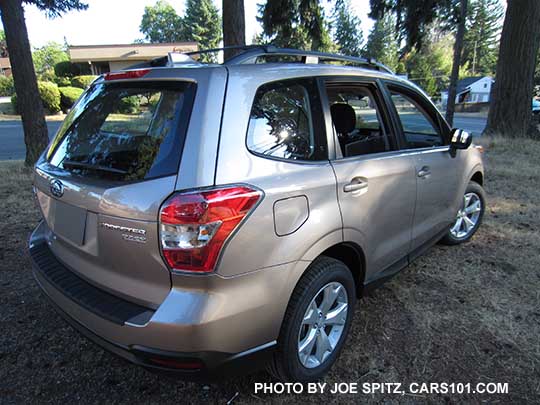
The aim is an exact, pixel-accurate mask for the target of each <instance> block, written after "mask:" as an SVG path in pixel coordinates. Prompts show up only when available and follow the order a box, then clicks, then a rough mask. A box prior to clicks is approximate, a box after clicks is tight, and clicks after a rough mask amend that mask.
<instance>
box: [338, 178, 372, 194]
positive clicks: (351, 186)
mask: <svg viewBox="0 0 540 405" xmlns="http://www.w3.org/2000/svg"><path fill="white" fill-rule="evenodd" d="M367 187H368V182H367V179H365V178H363V177H355V178H354V179H352V180H351V182H350V183H348V184H345V185H344V186H343V191H344V192H345V193H351V192H353V191H358V190H363V189H366V188H367Z"/></svg>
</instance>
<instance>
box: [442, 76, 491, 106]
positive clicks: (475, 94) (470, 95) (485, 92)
mask: <svg viewBox="0 0 540 405" xmlns="http://www.w3.org/2000/svg"><path fill="white" fill-rule="evenodd" d="M492 84H493V78H491V77H490V76H478V77H467V78H465V79H461V80H460V81H458V83H457V92H456V104H459V103H489V95H490V94H491V85H492ZM441 101H442V103H443V104H444V105H446V102H447V101H448V90H447V91H443V92H441Z"/></svg>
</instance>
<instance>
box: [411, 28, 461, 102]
mask: <svg viewBox="0 0 540 405" xmlns="http://www.w3.org/2000/svg"><path fill="white" fill-rule="evenodd" d="M431 31H432V32H431V33H430V34H429V35H427V37H426V39H425V42H424V45H423V46H422V49H421V50H419V51H416V50H414V51H412V52H411V53H409V54H408V55H407V57H406V60H405V63H406V66H407V73H408V76H409V79H410V80H411V81H413V82H415V83H416V84H418V86H420V87H421V88H423V89H424V90H425V92H426V93H428V94H429V95H430V96H431V97H437V96H438V95H439V94H440V92H441V91H442V90H445V89H447V88H448V83H449V78H450V73H451V70H452V45H453V37H452V35H451V34H444V35H443V34H442V33H441V32H438V31H436V30H435V29H432V30H431Z"/></svg>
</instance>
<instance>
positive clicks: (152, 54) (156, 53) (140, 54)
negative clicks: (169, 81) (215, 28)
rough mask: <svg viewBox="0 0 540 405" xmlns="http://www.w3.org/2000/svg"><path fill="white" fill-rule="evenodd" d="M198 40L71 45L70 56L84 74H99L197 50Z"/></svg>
mask: <svg viewBox="0 0 540 405" xmlns="http://www.w3.org/2000/svg"><path fill="white" fill-rule="evenodd" d="M197 50H198V46H197V43H196V42H173V43H160V44H116V45H77V46H75V45H74V46H69V48H68V52H69V58H70V60H71V62H72V63H74V64H76V65H78V67H79V68H80V70H81V73H82V74H85V73H86V74H93V75H99V74H102V73H107V72H112V71H115V70H121V69H125V68H127V67H129V66H132V65H135V64H137V63H141V62H146V61H149V60H152V59H155V58H159V57H160V56H166V55H167V54H168V53H169V52H191V51H197Z"/></svg>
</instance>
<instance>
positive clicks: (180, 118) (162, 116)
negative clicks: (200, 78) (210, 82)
mask: <svg viewBox="0 0 540 405" xmlns="http://www.w3.org/2000/svg"><path fill="white" fill-rule="evenodd" d="M194 95H195V85H194V84H191V83H171V82H167V83H140V82H139V83H98V84H96V85H94V86H92V87H91V88H90V89H89V90H88V91H87V92H86V93H84V94H83V96H82V97H81V99H80V100H79V101H78V102H77V104H76V105H75V106H74V107H73V109H72V110H71V112H70V113H69V114H68V116H67V117H66V119H65V121H64V124H63V125H62V127H61V128H60V130H59V131H58V134H57V135H56V137H55V139H54V141H53V143H52V145H51V147H50V149H49V152H48V154H47V160H48V161H49V163H50V164H51V165H53V166H56V167H59V168H62V169H64V170H67V171H69V172H72V173H74V174H78V175H82V176H92V177H104V178H108V179H113V180H117V181H137V180H143V179H150V178H154V177H161V176H166V175H171V174H174V173H176V172H177V170H178V165H179V163H180V156H181V154H182V148H183V143H184V138H185V132H186V130H187V125H188V121H189V116H190V113H191V108H192V104H193V99H194Z"/></svg>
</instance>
